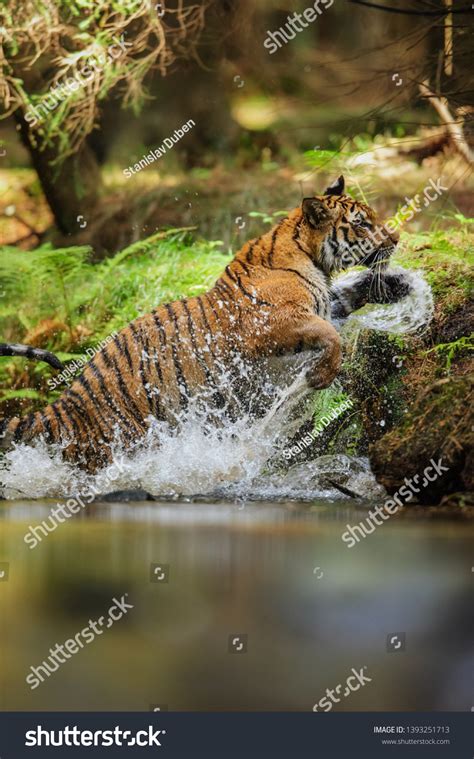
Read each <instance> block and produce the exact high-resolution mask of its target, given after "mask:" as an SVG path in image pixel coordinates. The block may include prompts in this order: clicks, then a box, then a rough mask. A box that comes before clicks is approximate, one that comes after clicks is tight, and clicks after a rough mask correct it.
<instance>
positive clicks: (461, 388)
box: [370, 376, 474, 503]
mask: <svg viewBox="0 0 474 759" xmlns="http://www.w3.org/2000/svg"><path fill="white" fill-rule="evenodd" d="M473 386H474V383H473V378H472V376H471V377H469V376H463V377H448V378H445V379H442V380H438V381H437V382H435V383H433V384H432V385H430V386H428V387H427V388H425V389H424V390H422V391H421V392H420V393H419V394H418V396H417V397H416V399H415V402H414V403H413V404H412V406H411V409H410V412H409V413H408V414H407V415H406V418H405V419H404V421H403V423H401V424H399V425H398V426H397V427H396V428H394V429H392V430H391V431H390V432H389V433H387V434H386V435H384V437H383V438H382V439H380V440H378V441H377V442H376V443H374V444H373V445H372V446H371V447H370V460H371V464H372V468H373V470H374V473H375V474H376V476H377V479H378V480H379V482H381V483H382V484H383V485H384V486H385V487H386V488H387V489H388V490H389V491H390V492H394V491H395V490H398V488H400V487H401V486H402V485H403V483H404V478H405V477H413V476H414V475H416V474H418V475H419V476H420V477H421V476H422V472H423V470H424V468H425V467H426V466H427V465H428V464H429V463H430V460H431V459H435V460H436V461H438V460H440V459H442V461H443V465H445V466H448V468H449V471H448V472H447V473H446V474H444V475H442V476H440V477H439V478H438V479H436V480H435V481H434V482H433V483H426V485H425V487H424V488H423V489H422V490H421V492H420V494H419V496H418V499H419V500H420V501H421V502H422V503H438V502H439V500H440V499H441V498H442V496H443V495H446V494H447V493H451V492H456V491H462V490H471V489H472V488H473V485H474V483H473V479H472V478H473V474H472V446H473V442H474V416H473Z"/></svg>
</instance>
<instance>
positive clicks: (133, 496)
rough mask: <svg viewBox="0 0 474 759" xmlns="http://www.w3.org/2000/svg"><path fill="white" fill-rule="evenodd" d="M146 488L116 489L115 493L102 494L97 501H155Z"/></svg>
mask: <svg viewBox="0 0 474 759" xmlns="http://www.w3.org/2000/svg"><path fill="white" fill-rule="evenodd" d="M154 500H155V499H154V498H153V496H152V495H150V493H147V492H146V490H114V492H113V493H106V494H105V495H100V496H99V497H98V498H96V499H95V501H100V502H102V503H103V502H105V503H128V502H129V501H154Z"/></svg>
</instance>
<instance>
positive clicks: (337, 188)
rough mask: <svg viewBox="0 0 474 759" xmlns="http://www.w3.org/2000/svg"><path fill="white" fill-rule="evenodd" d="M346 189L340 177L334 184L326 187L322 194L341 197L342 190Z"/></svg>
mask: <svg viewBox="0 0 474 759" xmlns="http://www.w3.org/2000/svg"><path fill="white" fill-rule="evenodd" d="M345 187H346V182H345V179H344V177H343V176H342V174H341V176H340V177H338V178H337V179H336V181H335V182H333V183H332V184H330V185H329V187H326V189H325V191H324V194H325V195H343V194H344V190H345Z"/></svg>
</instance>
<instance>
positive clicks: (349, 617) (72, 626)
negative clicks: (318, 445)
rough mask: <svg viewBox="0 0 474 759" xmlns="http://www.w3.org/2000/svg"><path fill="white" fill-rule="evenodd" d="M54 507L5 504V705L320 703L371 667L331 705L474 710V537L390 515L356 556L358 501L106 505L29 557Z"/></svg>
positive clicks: (1, 556) (1, 538) (0, 528)
mask: <svg viewBox="0 0 474 759" xmlns="http://www.w3.org/2000/svg"><path fill="white" fill-rule="evenodd" d="M51 505H52V503H48V502H43V503H42V504H38V503H34V504H32V503H31V502H3V503H2V504H1V505H0V519H1V522H0V561H2V562H8V563H9V569H10V573H9V579H8V581H5V582H0V610H1V618H0V634H1V637H2V645H1V648H0V650H1V653H0V657H1V672H0V694H1V708H2V709H63V710H68V709H83V710H85V709H109V710H120V709H132V710H147V709H148V708H149V707H150V705H151V704H163V705H167V706H168V708H169V709H196V710H207V709H250V710H254V709H276V710H283V709H296V710H311V709H312V706H313V704H314V703H315V702H316V701H318V700H319V699H320V698H321V697H322V696H323V695H324V694H325V691H326V688H333V687H335V686H336V685H337V684H338V683H341V682H343V681H344V680H345V678H346V677H347V676H348V675H349V674H350V670H351V668H352V667H354V668H357V669H360V668H361V667H363V666H364V665H365V666H366V667H367V670H366V672H367V673H368V675H369V676H370V677H371V682H370V683H369V684H367V685H366V686H365V687H364V688H361V689H360V690H359V691H358V692H356V693H353V694H352V695H350V696H349V697H348V698H347V699H345V700H343V701H341V703H339V704H337V705H336V706H335V707H334V708H337V709H348V710H363V709H375V710H406V709H408V710H412V709H420V710H427V711H428V710H431V709H458V710H469V709H470V708H471V690H470V684H469V682H468V678H467V672H468V665H469V663H472V650H470V648H469V645H470V637H471V636H470V633H469V623H470V619H469V608H470V607H469V601H468V593H469V588H470V583H471V582H472V573H471V564H472V562H471V560H470V558H469V557H470V550H471V545H470V544H471V541H472V528H471V527H469V526H466V525H464V524H458V523H450V522H442V523H441V522H434V523H433V522H428V521H425V520H420V521H414V520H400V519H398V520H395V519H394V520H391V521H390V522H387V523H385V524H384V525H382V526H381V527H380V528H379V529H378V530H377V531H376V532H375V533H374V534H372V535H370V536H369V537H368V538H366V539H365V541H363V542H361V543H360V544H358V545H357V546H355V547H354V548H353V549H349V548H347V547H346V546H345V544H344V543H343V542H342V541H341V533H342V532H343V531H344V529H345V525H346V523H347V522H351V523H353V522H355V521H358V520H359V519H361V518H363V516H364V512H363V509H362V508H359V509H358V510H357V511H356V510H355V509H354V507H353V506H351V505H348V503H347V501H346V502H343V503H342V502H340V503H334V502H333V503H331V502H328V501H324V502H320V503H313V504H304V505H301V504H300V505H298V504H295V503H287V504H285V503H278V504H274V503H270V502H269V503H236V504H229V503H215V504H203V503H198V504H183V503H145V502H143V503H139V504H130V505H128V504H114V503H103V504H94V505H93V506H91V507H89V508H88V510H87V511H86V512H85V513H83V514H81V515H79V516H78V518H77V519H74V521H72V520H69V521H68V522H67V523H65V524H63V525H61V526H60V527H59V528H58V529H57V530H56V532H55V533H53V534H50V535H48V536H47V537H46V538H45V539H44V540H43V542H42V543H41V544H40V545H38V547H37V548H35V549H34V550H30V549H29V548H28V547H27V546H26V545H25V543H24V542H23V536H24V534H25V531H26V529H27V528H28V526H29V525H30V524H35V523H37V522H39V521H40V520H41V519H43V518H44V517H45V516H46V515H47V513H48V512H49V508H50V507H51ZM151 564H158V565H162V564H163V565H168V568H169V569H168V570H167V571H169V574H168V575H167V581H166V582H161V583H160V582H150V567H151ZM126 592H127V593H128V594H129V596H128V599H129V601H130V603H132V604H133V605H134V608H133V609H132V610H131V611H130V612H129V613H128V614H127V615H126V617H124V618H123V619H122V620H120V621H118V622H117V623H116V624H115V625H114V626H113V627H112V628H111V629H109V630H105V631H104V634H103V635H101V636H100V637H97V638H96V640H94V642H92V643H91V644H90V645H88V646H87V647H86V648H84V649H83V650H81V651H79V653H77V654H76V655H75V656H73V657H72V658H71V659H69V660H68V661H67V662H66V663H65V664H64V665H63V666H62V667H61V668H60V669H59V671H58V672H56V673H55V674H54V675H52V676H51V677H50V678H49V679H48V680H46V681H45V682H44V683H43V684H42V685H41V686H40V687H38V688H37V689H36V690H34V691H31V690H30V689H29V687H28V685H27V684H26V683H25V677H26V675H27V673H28V671H29V668H30V666H31V665H34V666H36V665H38V664H39V663H40V662H41V661H42V660H43V659H45V658H46V657H47V656H48V652H49V649H50V648H51V647H53V646H54V645H55V644H56V643H62V642H63V641H64V640H66V639H67V638H71V637H73V636H74V635H75V634H76V633H77V632H79V631H80V630H81V629H82V628H83V627H84V626H85V625H86V624H87V623H88V621H89V619H90V618H93V619H95V618H98V617H99V616H100V615H102V614H106V612H107V610H108V607H109V606H110V604H111V602H112V598H113V597H116V598H120V597H121V596H122V595H123V594H124V593H126ZM393 632H404V633H405V635H406V649H405V651H396V652H391V653H387V651H386V639H387V635H388V634H389V633H393ZM234 634H237V635H238V634H245V635H247V636H248V639H247V642H248V650H247V652H246V653H241V654H238V653H230V652H229V649H228V641H229V636H232V635H234Z"/></svg>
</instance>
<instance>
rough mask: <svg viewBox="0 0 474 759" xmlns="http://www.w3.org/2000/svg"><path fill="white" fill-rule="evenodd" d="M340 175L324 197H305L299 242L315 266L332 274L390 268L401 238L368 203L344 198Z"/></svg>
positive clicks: (345, 196) (342, 179)
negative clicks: (304, 245)
mask: <svg viewBox="0 0 474 759" xmlns="http://www.w3.org/2000/svg"><path fill="white" fill-rule="evenodd" d="M344 187H345V183H344V177H342V176H340V177H339V179H337V180H336V181H335V182H334V183H333V184H332V185H331V186H330V187H328V188H327V190H326V191H325V193H324V195H317V196H316V197H313V198H304V200H303V203H302V209H301V210H302V220H301V221H302V224H301V226H300V235H299V237H300V239H301V241H304V243H305V244H306V246H307V247H308V248H309V250H310V251H311V256H312V258H313V260H314V262H315V263H316V265H317V266H318V267H319V268H320V269H322V270H323V271H324V272H325V273H326V274H328V275H330V274H332V273H334V272H337V271H340V270H341V269H348V268H349V267H350V266H359V265H363V266H367V267H370V268H374V269H377V270H380V269H382V268H385V267H386V266H387V265H388V261H389V258H390V256H391V255H392V253H393V251H394V250H395V248H396V246H397V243H398V239H399V235H398V233H397V232H390V231H389V230H388V229H387V227H386V226H384V224H383V223H382V222H381V221H380V220H379V219H378V218H377V214H376V213H375V211H374V210H373V209H372V208H370V207H369V206H367V205H365V203H361V202H359V201H358V200H354V199H353V198H351V197H349V195H344Z"/></svg>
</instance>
